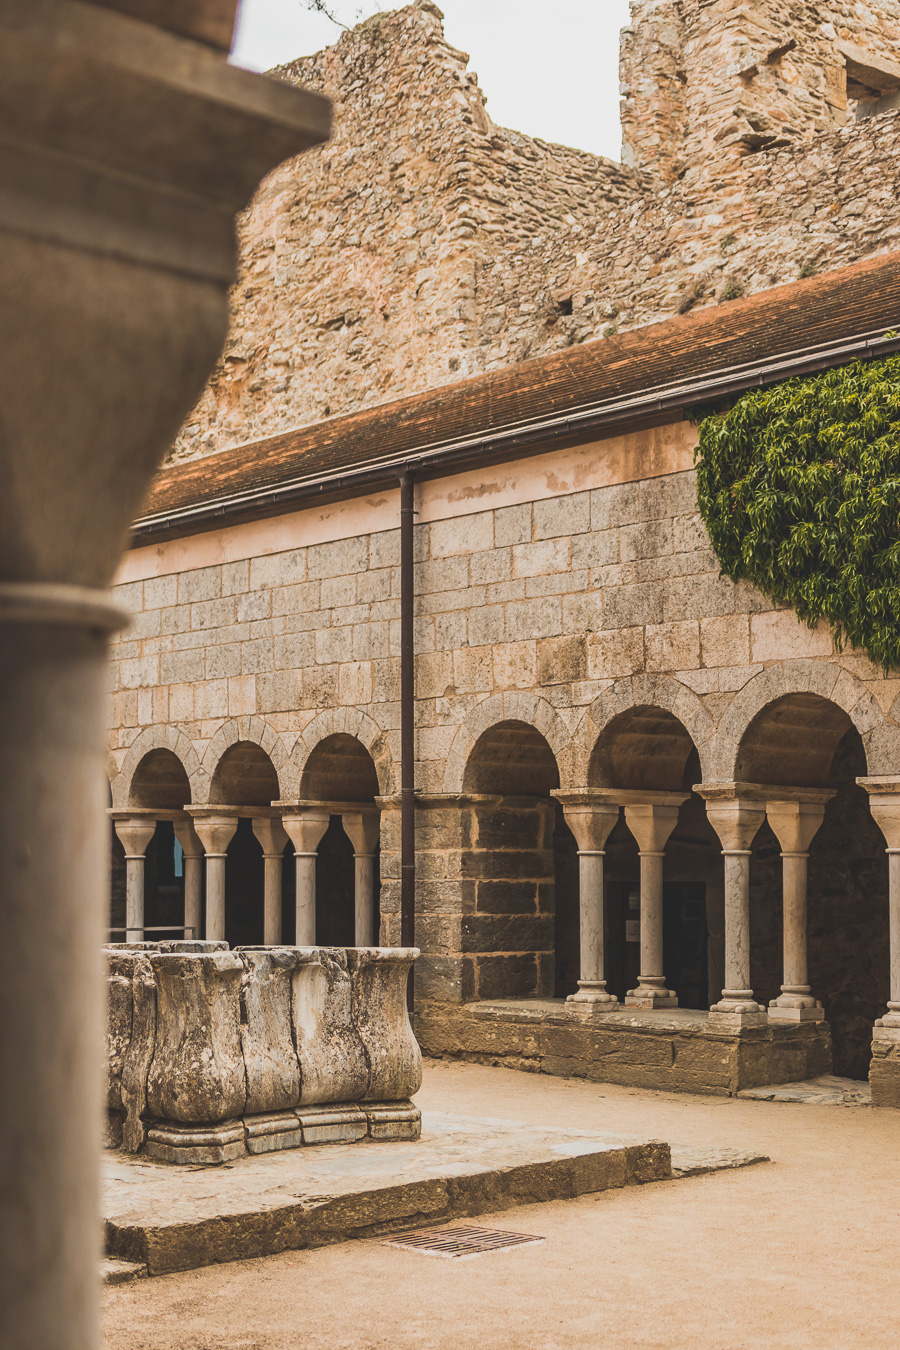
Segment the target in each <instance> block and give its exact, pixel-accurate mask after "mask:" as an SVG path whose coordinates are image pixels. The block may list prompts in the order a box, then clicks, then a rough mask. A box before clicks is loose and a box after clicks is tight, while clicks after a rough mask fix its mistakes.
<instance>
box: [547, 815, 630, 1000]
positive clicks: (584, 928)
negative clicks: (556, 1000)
mask: <svg viewBox="0 0 900 1350" xmlns="http://www.w3.org/2000/svg"><path fill="white" fill-rule="evenodd" d="M553 795H554V796H555V797H557V798H558V799H559V801H560V802H561V803H562V808H563V812H564V814H565V817H566V824H567V825H568V827H569V829H570V830H571V831H572V833H573V834H574V836H575V842H576V843H577V845H578V908H579V919H580V929H581V944H580V946H581V978H580V979H579V981H578V993H577V994H570V995H569V997H568V999H567V1000H566V1002H567V1003H568V1004H569V1005H570V1011H572V1012H613V1011H615V1009H616V1008H618V1007H619V1000H618V999H617V998H616V996H615V995H614V994H611V993H610V992H609V990H608V989H607V987H606V953H605V950H604V927H605V918H606V906H605V903H604V893H603V859H604V858H605V856H606V853H605V849H604V845H605V844H606V841H607V839H608V838H609V836H610V834H611V833H612V831H613V829H614V827H615V825H616V822H617V821H618V819H619V809H620V808H619V806H618V804H617V803H615V802H595V801H591V799H590V797H589V796H587V795H585V794H580V793H560V792H555V793H554V794H553Z"/></svg>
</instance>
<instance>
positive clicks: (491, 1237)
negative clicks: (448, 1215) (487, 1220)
mask: <svg viewBox="0 0 900 1350" xmlns="http://www.w3.org/2000/svg"><path fill="white" fill-rule="evenodd" d="M545 1240H546V1239H544V1238H542V1237H532V1236H531V1235H530V1234H528V1233H504V1232H501V1231H500V1230H499V1229H497V1228H420V1229H418V1230H417V1231H416V1232H414V1233H398V1234H397V1236H396V1237H393V1238H389V1239H387V1241H386V1242H385V1244H384V1245H385V1246H386V1247H405V1248H406V1249H407V1250H408V1251H413V1252H425V1253H426V1255H428V1256H449V1257H458V1256H484V1255H486V1253H487V1252H498V1251H502V1249H503V1248H504V1247H520V1246H522V1244H523V1243H526V1242H544V1241H545Z"/></svg>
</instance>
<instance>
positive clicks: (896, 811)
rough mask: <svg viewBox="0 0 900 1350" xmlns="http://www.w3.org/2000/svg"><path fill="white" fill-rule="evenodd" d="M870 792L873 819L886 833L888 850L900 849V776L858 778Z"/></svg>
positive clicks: (883, 832) (858, 781)
mask: <svg viewBox="0 0 900 1350" xmlns="http://www.w3.org/2000/svg"><path fill="white" fill-rule="evenodd" d="M856 781H857V783H858V784H859V786H860V787H862V788H865V790H866V792H868V794H869V810H870V811H871V813H872V819H873V820H874V821H875V824H876V825H877V826H878V828H879V830H881V833H882V834H883V835H884V838H885V841H886V843H887V846H888V852H893V851H894V850H897V849H900V777H898V776H896V775H891V776H890V777H883V778H857V780H856Z"/></svg>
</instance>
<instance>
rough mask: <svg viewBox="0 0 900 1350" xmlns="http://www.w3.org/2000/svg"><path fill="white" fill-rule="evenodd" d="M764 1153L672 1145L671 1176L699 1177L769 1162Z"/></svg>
mask: <svg viewBox="0 0 900 1350" xmlns="http://www.w3.org/2000/svg"><path fill="white" fill-rule="evenodd" d="M771 1161H772V1159H771V1158H769V1157H767V1156H766V1154H765V1153H753V1152H751V1151H749V1150H747V1149H741V1148H685V1147H683V1146H682V1145H681V1144H673V1145H672V1178H673V1180H677V1179H678V1178H680V1177H701V1176H705V1175H706V1174H707V1173H708V1172H724V1171H729V1170H730V1169H732V1168H734V1167H752V1166H753V1164H754V1163H764V1162H771Z"/></svg>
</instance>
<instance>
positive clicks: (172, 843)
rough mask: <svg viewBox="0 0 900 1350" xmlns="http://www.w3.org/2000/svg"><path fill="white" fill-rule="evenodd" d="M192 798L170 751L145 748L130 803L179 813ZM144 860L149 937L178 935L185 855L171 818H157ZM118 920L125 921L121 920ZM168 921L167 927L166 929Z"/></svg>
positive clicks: (181, 920) (182, 769) (180, 933)
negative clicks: (146, 749) (145, 752)
mask: <svg viewBox="0 0 900 1350" xmlns="http://www.w3.org/2000/svg"><path fill="white" fill-rule="evenodd" d="M190 802H191V785H190V781H189V779H188V776H187V772H186V770H185V767H184V765H183V764H182V762H181V760H180V759H179V758H178V756H177V755H176V754H175V753H174V751H172V750H167V749H165V748H164V747H159V748H157V749H156V750H148V752H147V754H146V755H144V756H143V757H142V759H141V760H140V763H139V764H138V765H137V768H136V769H135V771H134V775H133V776H132V779H131V788H130V790H129V793H128V805H129V806H133V807H135V808H136V809H138V810H141V811H160V812H170V811H182V810H183V809H184V807H185V806H189V805H190ZM123 857H124V854H123ZM144 858H145V862H144V926H145V928H147V929H150V930H153V931H151V932H149V933H148V937H149V938H151V939H152V940H153V941H159V940H160V939H165V938H181V937H183V936H184V922H185V920H184V856H183V854H182V850H181V845H180V844H179V842H178V840H177V839H176V838H175V827H174V825H173V823H172V821H171V820H165V819H163V820H158V821H157V822H156V833H155V834H154V836H153V838H152V839H151V840H150V843H149V844H148V845H147V848H146V851H145V853H144ZM122 913H123V915H124V908H123V910H122ZM120 922H121V923H124V918H123V919H121V920H120ZM169 924H170V925H171V928H167V925H169ZM156 930H162V931H156ZM120 936H121V935H120Z"/></svg>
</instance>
